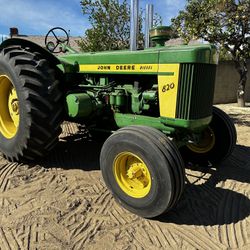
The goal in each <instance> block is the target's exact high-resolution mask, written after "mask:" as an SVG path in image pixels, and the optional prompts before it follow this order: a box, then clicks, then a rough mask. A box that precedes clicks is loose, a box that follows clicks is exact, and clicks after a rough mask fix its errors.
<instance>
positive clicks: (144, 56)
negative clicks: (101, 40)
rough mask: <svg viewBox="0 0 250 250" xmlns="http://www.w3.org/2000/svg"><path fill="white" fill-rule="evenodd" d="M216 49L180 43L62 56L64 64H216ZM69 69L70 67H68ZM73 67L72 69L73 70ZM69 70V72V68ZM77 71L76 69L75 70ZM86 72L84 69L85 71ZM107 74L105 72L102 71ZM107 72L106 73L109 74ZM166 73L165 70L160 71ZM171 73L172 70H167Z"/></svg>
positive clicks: (210, 46)
mask: <svg viewBox="0 0 250 250" xmlns="http://www.w3.org/2000/svg"><path fill="white" fill-rule="evenodd" d="M215 55H216V50H215V47H214V46H212V45H208V44H206V45H204V44H202V45H192V46H191V45H181V46H180V45H179V46H166V47H161V48H151V49H147V50H139V51H106V52H96V53H94V52H93V53H82V54H81V53H79V54H76V53H74V54H69V55H63V56H60V57H59V59H60V61H61V62H62V64H63V65H66V66H67V65H73V66H74V67H73V69H74V70H76V69H77V66H78V65H84V64H86V65H93V64H99V65H112V64H118V65H119V64H168V63H204V64H216V58H215ZM67 69H68V68H67ZM73 69H72V70H73ZM67 72H69V71H68V70H67ZM74 72H75V71H74ZM83 72H84V71H83ZM90 73H91V72H90ZM93 73H96V72H93ZM100 73H101V74H105V72H100ZM107 73H108V74H114V73H115V74H121V73H122V74H157V73H158V72H151V73H148V72H145V73H142V72H129V73H127V72H119V71H117V72H107ZM107 73H106V74H107ZM159 73H160V74H162V73H163V74H164V72H159ZM166 73H171V72H165V74H166Z"/></svg>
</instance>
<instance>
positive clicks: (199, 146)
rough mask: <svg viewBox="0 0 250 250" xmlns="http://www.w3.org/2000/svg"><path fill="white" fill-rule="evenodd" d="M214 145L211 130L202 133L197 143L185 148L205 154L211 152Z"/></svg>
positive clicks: (213, 136)
mask: <svg viewBox="0 0 250 250" xmlns="http://www.w3.org/2000/svg"><path fill="white" fill-rule="evenodd" d="M214 145H215V135H214V132H213V130H212V129H211V128H208V129H206V130H205V131H204V133H203V135H202V139H201V141H200V142H199V143H193V144H188V145H187V147H188V148H189V149H190V150H192V151H193V152H195V153H198V154H205V153H207V152H209V151H211V150H212V148H213V147H214Z"/></svg>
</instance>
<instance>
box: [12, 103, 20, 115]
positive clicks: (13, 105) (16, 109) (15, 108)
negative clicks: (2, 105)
mask: <svg viewBox="0 0 250 250" xmlns="http://www.w3.org/2000/svg"><path fill="white" fill-rule="evenodd" d="M11 108H12V110H13V112H14V113H16V114H18V109H19V105H18V101H14V102H13V103H12V104H11Z"/></svg>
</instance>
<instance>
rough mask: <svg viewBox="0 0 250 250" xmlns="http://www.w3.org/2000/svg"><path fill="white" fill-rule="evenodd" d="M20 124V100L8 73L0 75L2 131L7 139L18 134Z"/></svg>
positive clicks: (0, 118)
mask: <svg viewBox="0 0 250 250" xmlns="http://www.w3.org/2000/svg"><path fill="white" fill-rule="evenodd" d="M18 126H19V102H18V97H17V93H16V90H15V88H14V86H13V84H12V82H11V80H10V78H9V77H8V76H7V75H0V133H1V134H2V135H3V136H4V137H5V138H7V139H10V138H13V137H14V136H15V135H16V132H17V129H18Z"/></svg>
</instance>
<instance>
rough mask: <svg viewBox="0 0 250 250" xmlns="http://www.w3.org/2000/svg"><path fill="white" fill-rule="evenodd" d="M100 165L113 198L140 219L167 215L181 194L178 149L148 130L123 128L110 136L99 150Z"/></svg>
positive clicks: (182, 164) (180, 160)
mask: <svg viewBox="0 0 250 250" xmlns="http://www.w3.org/2000/svg"><path fill="white" fill-rule="evenodd" d="M100 165H101V170H102V175H103V178H104V181H105V183H106V185H107V187H108V188H109V189H110V190H111V192H112V193H113V196H114V198H115V199H116V200H117V201H118V202H119V203H120V204H121V205H122V206H123V207H125V208H126V209H127V210H129V211H131V212H132V213H135V214H138V215H140V216H142V217H146V218H152V217H156V216H158V215H160V214H163V213H165V212H167V211H168V210H169V209H171V208H172V207H173V206H174V205H175V204H176V202H177V201H178V200H179V198H180V196H181V194H182V192H183V187H184V163H183V161H182V158H181V156H180V154H179V152H178V149H177V148H176V147H175V145H174V144H173V143H172V142H171V141H170V140H169V139H168V138H167V137H166V136H165V135H164V134H163V133H161V132H160V131H157V130H156V129H153V128H150V127H144V126H130V127H125V128H123V129H120V130H118V131H117V132H115V133H114V134H113V135H111V136H110V137H109V138H108V139H107V140H106V142H105V143H104V145H103V147H102V150H101V156H100Z"/></svg>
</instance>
